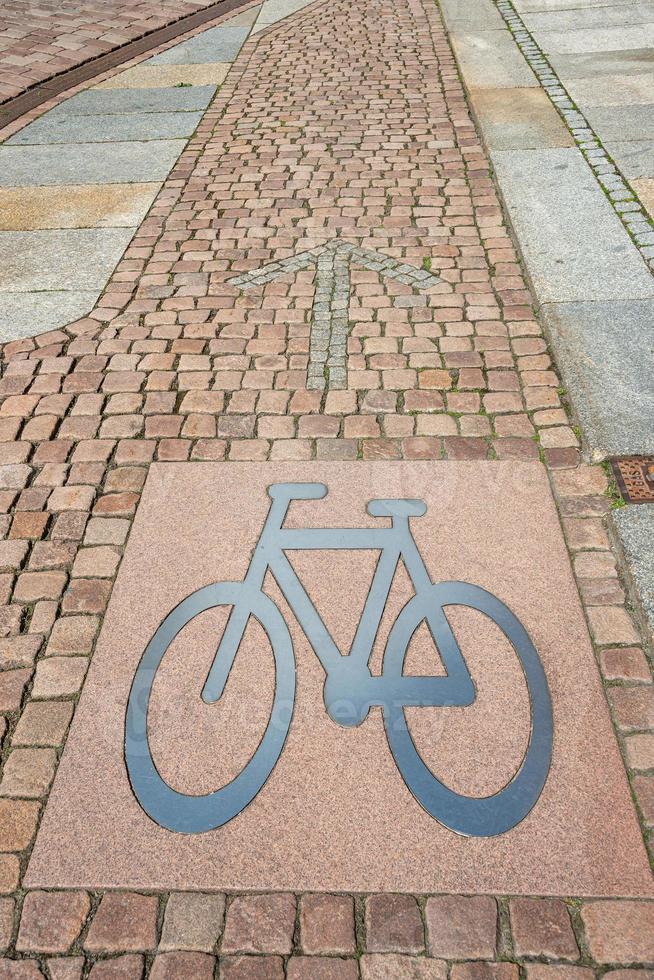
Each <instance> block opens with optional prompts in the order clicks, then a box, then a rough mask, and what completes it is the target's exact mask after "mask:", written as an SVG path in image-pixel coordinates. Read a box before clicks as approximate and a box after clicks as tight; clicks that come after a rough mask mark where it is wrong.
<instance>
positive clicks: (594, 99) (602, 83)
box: [564, 62, 654, 108]
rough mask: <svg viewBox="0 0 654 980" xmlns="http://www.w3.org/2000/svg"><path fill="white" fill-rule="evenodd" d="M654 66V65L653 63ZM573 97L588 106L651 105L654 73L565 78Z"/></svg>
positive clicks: (580, 104) (653, 97)
mask: <svg viewBox="0 0 654 980" xmlns="http://www.w3.org/2000/svg"><path fill="white" fill-rule="evenodd" d="M653 64H654V62H653ZM564 80H565V87H566V89H567V90H568V92H569V94H570V98H571V99H572V101H573V102H575V103H576V104H577V105H578V106H580V107H581V108H586V107H588V106H611V105H614V106H623V105H647V104H649V103H651V102H652V100H653V99H654V71H650V72H634V73H633V74H627V73H623V74H620V75H617V74H613V75H585V76H583V77H581V78H579V77H575V76H573V77H569V76H568V77H565V79H564Z"/></svg>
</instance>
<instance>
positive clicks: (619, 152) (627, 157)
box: [605, 140, 654, 180]
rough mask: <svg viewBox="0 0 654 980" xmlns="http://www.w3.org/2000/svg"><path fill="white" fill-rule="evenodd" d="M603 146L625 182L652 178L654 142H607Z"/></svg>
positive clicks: (653, 171) (653, 173) (653, 172)
mask: <svg viewBox="0 0 654 980" xmlns="http://www.w3.org/2000/svg"><path fill="white" fill-rule="evenodd" d="M605 146H606V150H607V152H608V153H610V154H611V156H612V157H613V159H614V160H615V162H616V164H617V166H618V167H619V168H620V170H621V172H622V174H623V176H624V177H626V178H627V180H636V179H637V178H639V177H654V140H640V141H639V142H636V143H622V142H617V143H613V142H611V141H610V140H608V141H607V143H606V144H605Z"/></svg>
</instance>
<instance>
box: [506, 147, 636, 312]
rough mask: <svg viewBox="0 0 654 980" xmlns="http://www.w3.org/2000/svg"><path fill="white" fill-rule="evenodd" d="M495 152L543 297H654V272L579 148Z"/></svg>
mask: <svg viewBox="0 0 654 980" xmlns="http://www.w3.org/2000/svg"><path fill="white" fill-rule="evenodd" d="M492 156H493V162H494V164H495V167H496V169H497V174H498V178H499V181H500V183H501V186H502V193H503V195H504V197H505V200H506V203H507V207H508V211H509V214H510V216H511V220H512V222H513V225H514V228H515V230H516V233H517V235H518V237H519V239H520V244H521V248H522V252H523V255H524V259H525V262H526V264H527V268H528V270H529V275H530V277H531V279H532V281H533V283H534V288H535V291H536V295H537V296H538V299H539V301H540V302H541V303H561V302H572V301H584V300H586V301H590V300H591V299H592V301H593V302H596V303H597V302H599V301H601V300H604V301H614V302H615V301H619V300H626V299H629V300H632V299H646V298H651V297H654V277H652V275H651V273H650V272H649V270H648V269H647V267H646V265H645V263H644V261H643V259H642V258H641V256H640V255H639V253H638V252H637V251H636V249H635V248H634V246H633V245H632V242H631V240H630V238H629V236H628V234H627V232H626V230H625V229H624V227H623V226H622V224H621V222H620V220H619V218H618V216H617V215H616V213H615V212H614V211H613V209H612V207H611V206H610V204H609V203H608V201H607V200H606V198H605V196H604V194H603V192H602V190H601V189H600V187H599V185H598V184H597V182H596V180H595V178H594V176H593V175H592V172H591V170H590V169H589V167H588V165H587V163H586V162H585V161H584V160H583V158H582V156H581V154H580V152H579V151H578V150H577V149H573V148H567V147H562V148H553V149H545V150H502V151H496V152H494V153H493V154H492ZM591 241H592V242H593V243H594V246H593V248H592V249H589V248H588V243H589V242H591Z"/></svg>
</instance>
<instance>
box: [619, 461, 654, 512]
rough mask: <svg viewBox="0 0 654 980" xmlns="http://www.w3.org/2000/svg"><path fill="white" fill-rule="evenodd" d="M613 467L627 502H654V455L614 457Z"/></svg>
mask: <svg viewBox="0 0 654 980" xmlns="http://www.w3.org/2000/svg"><path fill="white" fill-rule="evenodd" d="M611 467H612V469H613V473H614V476H615V479H616V482H617V484H618V486H619V488H620V493H621V494H622V496H623V497H624V499H625V500H626V501H627V503H629V504H650V503H654V456H626V457H624V458H623V459H612V460H611Z"/></svg>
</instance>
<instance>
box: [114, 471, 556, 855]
mask: <svg viewBox="0 0 654 980" xmlns="http://www.w3.org/2000/svg"><path fill="white" fill-rule="evenodd" d="M268 493H269V496H270V498H271V505H270V509H269V511H268V516H267V518H266V521H265V524H264V526H263V528H262V531H261V534H260V536H259V540H258V542H257V545H256V547H255V549H254V552H253V555H252V559H251V562H250V566H249V568H248V571H247V573H246V575H245V578H244V579H243V581H242V582H218V583H214V584H213V585H207V586H205V587H204V588H201V589H198V590H197V591H196V592H193V593H192V594H191V595H189V596H187V598H186V599H184V600H183V601H182V602H180V604H179V605H178V606H177V607H176V608H175V609H173V610H172V612H170V613H169V614H168V615H167V616H166V618H165V619H164V620H163V622H162V623H161V625H160V626H159V628H158V629H157V631H156V632H155V634H154V636H153V637H152V639H151V640H150V642H149V643H148V645H147V647H146V649H145V651H144V653H143V656H142V658H141V661H140V663H139V665H138V668H137V670H136V674H135V676H134V680H133V683H132V688H131V691H130V696H129V702H128V705H127V714H126V723H125V762H126V767H127V772H128V775H129V779H130V783H131V786H132V789H133V791H134V794H135V796H136V798H137V800H138V802H139V803H140V805H141V807H142V808H143V810H145V812H146V813H147V814H148V815H149V816H150V817H151V818H152V819H153V820H155V821H156V822H157V823H158V824H160V825H161V826H162V827H165V828H167V829H169V830H173V831H177V832H180V833H186V834H191V833H202V832H204V831H208V830H213V829H215V828H216V827H220V826H222V825H223V824H225V823H227V822H228V821H230V820H232V819H233V818H234V817H236V816H237V815H238V814H239V813H240V812H241V811H242V810H243V809H244V808H245V807H246V806H247V805H248V804H249V803H250V802H251V801H252V800H253V799H254V798H255V797H256V795H257V793H258V792H259V791H260V789H261V788H262V786H263V785H264V783H265V782H266V780H267V779H268V777H269V776H270V774H271V773H272V771H273V769H274V767H275V765H276V763H277V761H278V759H279V757H280V755H281V752H282V749H283V748H284V743H285V741H286V736H287V734H288V731H289V728H290V725H291V718H292V708H293V703H294V700H295V653H294V649H293V643H292V640H291V635H290V632H289V629H288V626H287V624H286V622H285V620H284V618H283V616H282V614H281V612H280V610H279V608H278V607H277V605H276V604H275V603H274V602H273V600H272V599H271V598H270V597H269V596H268V595H266V594H265V592H264V591H263V584H264V579H265V577H266V574H267V573H268V572H271V573H272V575H273V577H274V579H275V581H276V582H277V585H278V586H279V588H280V590H281V592H282V594H283V595H284V598H285V599H286V602H287V603H288V605H289V607H290V609H291V610H292V612H293V614H294V616H295V618H296V619H297V621H298V623H299V625H300V626H301V628H302V630H303V631H304V633H305V635H306V637H307V640H308V641H309V643H310V644H311V647H312V648H313V651H314V653H315V654H316V656H317V657H318V659H319V661H320V663H321V664H322V666H323V668H324V671H325V675H326V677H325V687H324V701H325V707H326V709H327V712H328V714H329V715H330V717H331V718H332V719H333V720H334V721H335V722H336V723H338V724H340V725H344V726H349V725H359V724H361V723H362V722H363V721H364V720H365V719H366V717H367V715H368V712H369V711H370V709H371V708H372V707H381V709H382V716H383V722H384V728H385V732H386V738H387V740H388V744H389V747H390V750H391V753H392V755H393V758H394V760H395V763H396V765H397V768H398V770H399V772H400V775H401V776H402V779H403V780H404V782H405V784H406V785H407V787H408V788H409V790H410V791H411V793H412V794H413V796H414V797H415V799H416V800H417V801H418V802H419V803H420V804H421V805H422V806H423V807H424V809H425V810H426V811H427V812H428V813H429V814H430V815H431V816H432V817H434V818H435V819H436V820H438V821H439V822H440V823H441V824H443V825H445V826H446V827H449V828H450V829H451V830H453V831H455V832H456V833H459V834H463V835H467V836H475V837H487V836H494V835H497V834H501V833H504V832H505V831H508V830H510V829H511V828H512V827H515V826H516V824H517V823H519V822H520V821H521V820H522V819H524V817H525V816H526V815H527V814H528V813H529V812H530V810H531V809H532V808H533V806H534V805H535V803H536V801H537V800H538V798H539V796H540V794H541V791H542V789H543V786H544V784H545V781H546V779H547V774H548V772H549V768H550V763H551V758H552V739H553V722H552V705H551V700H550V693H549V689H548V685H547V680H546V677H545V673H544V671H543V667H542V664H541V662H540V659H539V656H538V654H537V652H536V650H535V648H534V645H533V643H532V642H531V640H530V638H529V635H528V634H527V632H526V630H525V629H524V627H523V626H522V624H521V623H520V621H519V620H518V619H517V618H516V617H515V615H514V614H513V613H512V612H511V610H510V609H509V608H508V607H507V606H505V605H504V603H503V602H501V601H500V600H499V599H497V598H496V597H495V596H494V595H491V593H490V592H487V591H485V590H484V589H482V588H480V587H479V586H477V585H470V584H468V583H466V582H440V583H433V582H432V581H431V578H430V577H429V574H428V572H427V569H426V567H425V563H424V560H423V558H422V555H421V554H420V551H419V550H418V546H417V545H416V542H415V540H414V538H413V534H412V532H411V528H410V524H409V521H410V518H412V517H414V518H418V517H421V516H422V515H423V514H425V513H426V510H427V507H426V504H425V503H424V502H423V501H422V500H411V499H395V500H383V499H380V500H372V501H370V503H369V504H368V508H367V509H368V513H369V514H370V515H371V516H372V517H386V518H390V520H391V524H390V527H388V526H385V527H377V528H302V529H291V528H286V527H284V521H285V519H286V515H287V512H288V509H289V507H290V504H291V502H292V501H294V500H320V499H321V498H323V497H324V496H325V495H326V494H327V487H326V486H325V485H324V484H322V483H277V484H273V485H272V486H271V487H269V489H268ZM334 549H337V550H345V551H349V550H368V549H374V550H377V551H379V553H380V557H379V560H378V563H377V567H376V569H375V572H374V575H373V579H372V584H371V586H370V591H369V593H368V596H367V598H366V601H365V605H364V608H363V612H362V615H361V619H360V622H359V625H358V627H357V630H356V633H355V637H354V641H353V643H352V648H351V650H350V653H349V655H346V656H344V655H343V654H341V652H340V651H339V649H338V647H337V646H336V644H335V642H334V640H333V639H332V637H331V635H330V633H329V631H328V630H327V627H326V626H325V624H324V622H323V620H322V619H321V617H320V615H319V614H318V612H317V611H316V609H315V607H314V605H313V603H312V601H311V599H310V598H309V595H308V594H307V592H306V590H305V588H304V586H303V585H302V583H301V582H300V580H299V578H298V576H297V574H296V573H295V571H294V569H293V567H292V565H291V563H290V562H289V560H288V558H287V557H286V554H285V553H286V552H287V551H323V550H334ZM400 560H402V561H403V563H404V566H405V568H406V571H407V573H408V575H409V578H410V579H411V582H412V585H413V590H414V595H413V596H412V598H411V599H409V601H408V602H407V603H406V605H405V606H404V607H403V609H402V610H401V611H400V613H399V615H398V616H397V618H396V620H395V622H394V624H393V626H392V627H391V629H390V632H389V634H388V639H387V641H386V647H385V651H384V656H383V665H382V671H381V674H380V675H378V676H376V675H375V676H373V675H372V673H371V671H370V669H369V666H368V663H369V660H370V657H371V654H372V651H373V646H374V643H375V639H376V637H377V632H378V630H379V626H380V623H381V620H382V617H383V614H384V609H385V606H386V601H387V599H388V595H389V592H390V589H391V585H392V582H393V578H394V575H395V571H396V569H397V566H398V563H399V562H400ZM218 606H229V607H231V611H230V614H229V618H228V620H227V625H226V627H225V630H224V633H223V636H222V639H221V640H220V643H219V645H218V648H217V650H216V656H215V658H214V660H213V663H212V666H211V668H210V670H209V673H208V675H207V678H206V681H205V684H204V688H203V691H202V699H203V700H204V701H205V702H207V703H212V702H216V701H218V700H219V699H220V697H221V695H222V694H223V691H224V689H225V685H226V683H227V679H228V677H229V674H230V671H231V669H232V665H233V663H234V659H235V657H236V655H237V653H238V650H239V647H240V644H241V641H242V639H243V636H244V634H245V630H246V628H247V625H248V621H249V620H250V617H253V618H254V619H256V620H257V621H258V622H259V623H260V625H261V626H262V628H263V629H264V631H265V633H266V634H267V637H268V640H269V641H270V645H271V647H272V651H273V655H274V660H275V670H276V682H275V693H274V698H273V705H272V711H271V716H270V721H269V723H268V727H267V728H266V731H265V733H264V735H263V737H262V738H261V741H260V742H259V745H258V747H257V749H256V751H255V752H254V754H253V755H252V757H251V758H250V760H249V762H248V763H247V765H246V766H245V768H244V769H242V770H241V772H240V773H239V774H238V775H237V776H236V777H235V778H234V779H232V781H231V782H229V783H227V784H226V785H225V786H222V787H221V788H219V789H216V790H215V791H214V792H211V793H207V794H205V795H201V796H192V795H187V794H185V793H181V792H178V791H177V790H175V789H173V788H172V787H171V786H169V785H168V784H167V783H166V782H165V780H164V779H163V778H162V776H161V775H160V773H159V772H158V770H157V768H156V765H155V763H154V761H153V758H152V752H151V749H150V746H149V741H148V727H147V720H148V706H149V702H150V695H151V692H152V686H153V683H154V679H155V676H156V673H157V670H158V669H159V666H160V665H161V662H162V660H163V658H164V656H165V655H166V652H167V650H168V649H169V647H170V645H171V643H172V642H173V640H174V639H175V637H176V636H177V634H178V633H179V632H180V631H181V630H182V629H183V628H184V627H185V626H186V625H187V624H188V623H190V622H191V620H193V619H194V618H195V617H196V616H198V615H200V614H201V613H203V612H205V611H207V610H209V609H213V608H215V607H218ZM447 606H466V607H468V608H470V609H474V610H477V611H478V612H480V613H483V614H484V615H485V616H487V617H488V618H489V619H491V620H492V621H493V622H494V623H495V624H496V625H497V626H498V627H499V628H500V630H501V631H502V632H503V633H504V635H505V636H506V638H507V639H508V640H509V642H510V643H511V645H512V647H513V650H514V651H515V653H516V655H517V657H518V659H519V661H520V665H521V667H522V671H523V674H524V678H525V681H526V685H527V690H528V693H529V699H530V708H531V729H530V734H529V742H528V746H527V749H526V751H525V754H524V756H523V758H522V761H521V763H520V766H519V768H518V770H517V771H516V773H515V774H514V776H513V778H512V779H511V780H510V782H508V783H507V784H506V785H505V786H504V787H503V788H502V789H501V790H500V791H499V792H497V793H495V794H494V795H492V796H487V797H483V798H479V797H468V796H465V795H463V794H460V793H457V792H455V791H454V790H452V789H449V788H448V787H447V786H446V785H445V784H444V783H442V782H441V781H440V780H439V779H437V778H436V776H435V775H434V774H433V773H432V772H431V770H430V769H429V768H428V767H427V766H426V764H425V763H424V761H423V759H422V757H421V756H420V754H419V752H418V750H417V748H416V746H415V743H414V741H413V738H412V736H411V732H410V731H409V727H408V724H407V721H406V716H405V709H406V708H407V707H438V706H440V707H444V706H448V707H451V706H458V707H466V706H468V705H471V704H472V703H473V702H474V700H475V698H476V690H475V685H474V682H473V680H472V677H471V675H470V672H469V670H468V667H467V665H466V662H465V660H464V658H463V655H462V653H461V650H460V648H459V645H458V643H457V640H456V638H455V636H454V633H453V631H452V628H451V626H450V624H449V622H448V619H447V617H446V615H445V612H444V609H445V607H447ZM423 622H426V624H427V626H428V628H429V631H430V633H431V637H432V639H433V641H434V644H435V646H436V648H437V650H438V652H439V655H440V657H441V660H442V663H443V665H444V667H445V669H446V674H445V675H439V676H433V677H428V676H415V677H412V676H406V675H405V674H404V673H403V668H404V661H405V657H406V654H407V650H408V648H409V644H410V641H411V638H412V636H413V634H414V633H415V631H416V630H417V628H418V627H419V626H420V625H421V624H422V623H423Z"/></svg>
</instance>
